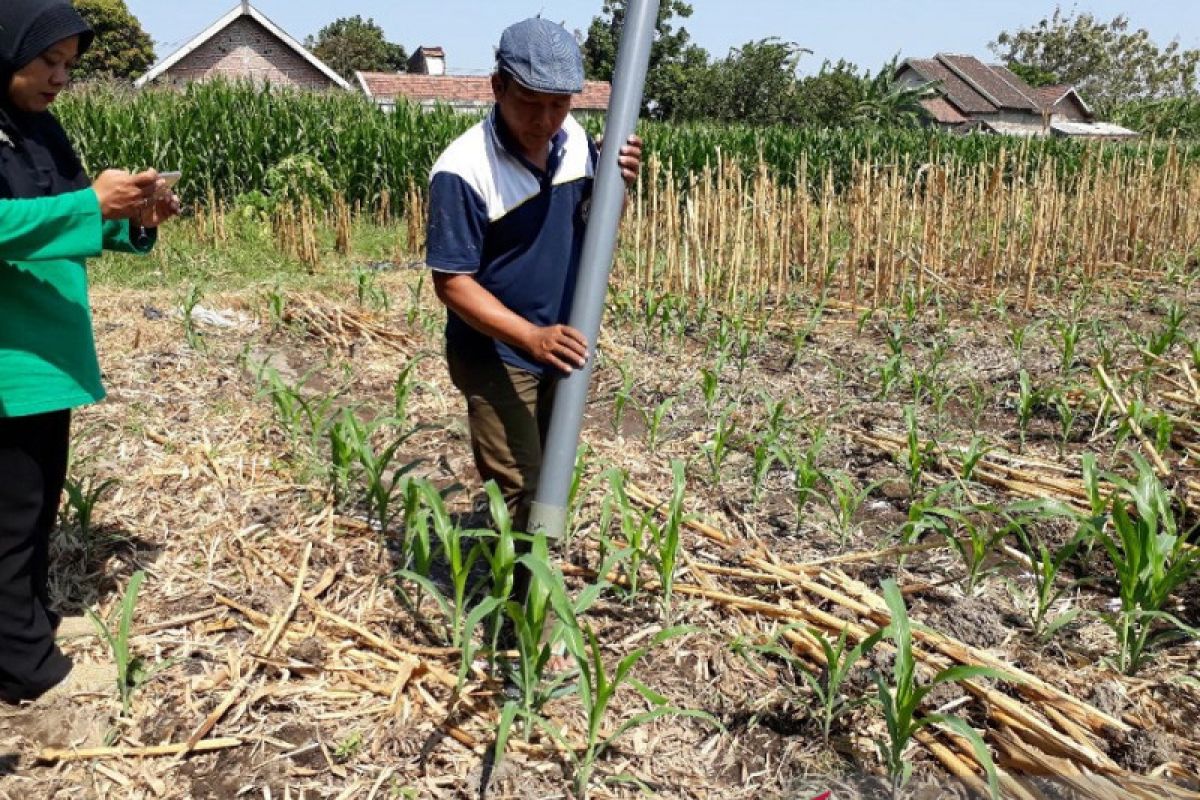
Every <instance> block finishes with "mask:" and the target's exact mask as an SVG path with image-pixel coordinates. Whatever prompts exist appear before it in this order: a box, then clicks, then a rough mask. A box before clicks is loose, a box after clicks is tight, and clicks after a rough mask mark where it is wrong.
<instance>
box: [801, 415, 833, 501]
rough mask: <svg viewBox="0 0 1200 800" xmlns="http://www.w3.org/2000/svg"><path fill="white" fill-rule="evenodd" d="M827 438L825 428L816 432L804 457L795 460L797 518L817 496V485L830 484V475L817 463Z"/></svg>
mask: <svg viewBox="0 0 1200 800" xmlns="http://www.w3.org/2000/svg"><path fill="white" fill-rule="evenodd" d="M825 436H826V431H825V429H824V428H821V429H818V430H816V431H814V432H813V436H812V442H811V443H809V445H808V447H807V448H805V450H804V453H803V455H801V456H800V457H799V458H797V459H793V462H794V464H795V473H794V475H795V477H794V478H793V487H792V488H793V489H794V490H795V492H796V514H797V516H799V515H800V514H802V513H803V512H804V507H805V506H807V505H808V503H809V501H810V500H812V498H813V496H814V495H816V488H817V485H818V484H821V483H829V477H828V475H826V473H825V471H824V470H822V469H821V467H820V465H819V464H818V463H817V462H818V461H819V460H820V458H821V451H822V450H823V449H824V447H825Z"/></svg>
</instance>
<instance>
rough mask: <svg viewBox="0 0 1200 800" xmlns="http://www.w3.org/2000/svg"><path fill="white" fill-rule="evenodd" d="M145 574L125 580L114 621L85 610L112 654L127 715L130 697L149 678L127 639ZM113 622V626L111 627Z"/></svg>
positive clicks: (120, 695)
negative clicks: (125, 584) (126, 584)
mask: <svg viewBox="0 0 1200 800" xmlns="http://www.w3.org/2000/svg"><path fill="white" fill-rule="evenodd" d="M145 580H146V573H144V572H142V571H141V570H138V571H137V572H135V573H133V575H132V576H131V577H130V579H129V585H128V586H126V587H125V594H124V595H122V597H121V605H120V606H119V607H118V608H117V609H116V610H115V611H114V613H113V616H114V617H115V620H108V621H106V620H104V619H103V618H101V617H100V615H99V614H97V613H96V612H95V611H92V610H91V609H90V608H89V609H88V616H89V617H91V619H92V623H93V624H94V625H95V626H96V630H97V631H98V632H99V633H100V636H101V638H103V640H104V642H105V644H107V645H108V649H109V651H110V652H111V653H112V657H113V661H114V662H115V663H116V665H117V695H118V697H120V699H121V714H122V715H123V716H126V717H127V716H129V712H130V710H131V708H132V705H133V694H134V692H135V691H137V689H138V687H139V686H141V685H142V684H143V683H145V682H146V680H147V679H148V678H149V677H150V675H149V674H148V673H147V671H146V669H145V666H144V663H143V662H142V659H141V658H139V657H137V656H135V655H133V653H132V651H130V649H129V638H130V636H131V635H132V634H131V632H132V630H133V612H134V610H135V609H136V608H137V600H138V591H139V590H140V589H141V586H142V582H143V581H145ZM114 622H115V626H114Z"/></svg>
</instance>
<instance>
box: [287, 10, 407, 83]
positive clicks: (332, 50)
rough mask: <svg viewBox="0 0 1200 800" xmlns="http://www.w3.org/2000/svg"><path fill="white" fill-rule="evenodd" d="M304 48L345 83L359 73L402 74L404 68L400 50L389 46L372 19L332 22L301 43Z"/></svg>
mask: <svg viewBox="0 0 1200 800" xmlns="http://www.w3.org/2000/svg"><path fill="white" fill-rule="evenodd" d="M304 46H305V47H307V48H308V49H309V50H310V51H312V54H313V55H315V56H316V57H317V58H319V59H321V60H322V61H324V62H325V63H326V64H328V65H329V67H330V69H332V70H333V71H334V72H336V73H337V74H339V75H341V76H342V77H343V78H345V79H346V80H348V81H353V80H354V73H355V72H356V71H359V70H361V71H363V72H403V71H404V70H405V68H406V67H407V65H408V52H407V51H406V50H405V49H404V47H403V46H402V45H398V44H393V43H391V42H389V41H388V40H387V37H385V36H384V33H383V28H381V27H379V26H378V25H377V24H375V20H374V19H365V20H364V19H363V18H362V17H361V16H359V15H357V14H355V15H354V16H353V17H342V18H340V19H337V20H334V21H333V22H331V23H330V24H328V25H326V26H325V27H324V28H322V29H321V30H320V32H319V33H317V37H316V38H315V39H314V38H313V37H311V36H309V37H308V38H307V39H305V41H304Z"/></svg>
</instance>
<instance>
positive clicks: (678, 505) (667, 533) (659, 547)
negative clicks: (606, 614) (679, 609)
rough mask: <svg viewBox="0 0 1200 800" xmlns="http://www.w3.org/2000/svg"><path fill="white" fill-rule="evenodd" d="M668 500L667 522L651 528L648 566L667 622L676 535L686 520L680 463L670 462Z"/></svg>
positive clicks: (684, 476)
mask: <svg viewBox="0 0 1200 800" xmlns="http://www.w3.org/2000/svg"><path fill="white" fill-rule="evenodd" d="M671 476H672V481H671V500H670V502H669V503H668V504H667V513H666V520H665V521H664V523H663V524H662V525H658V524H654V523H653V522H651V524H650V525H649V527H648V530H649V532H650V541H649V542H648V544H649V547H650V555H651V562H652V563H653V564H654V571H655V572H656V573H657V574H658V580H659V584H660V585H661V587H662V607H663V616H664V617H665V618H666V619H667V620H668V621H669V620H670V619H671V615H672V600H673V599H674V592H675V573H676V570H677V569H678V566H679V535H680V533H681V532H682V529H683V526H684V524H685V523H686V522H687V518H686V516H685V514H684V511H683V500H684V495H685V494H686V492H687V473H686V470H685V467H684V464H683V462H682V461H680V460H679V459H672V461H671Z"/></svg>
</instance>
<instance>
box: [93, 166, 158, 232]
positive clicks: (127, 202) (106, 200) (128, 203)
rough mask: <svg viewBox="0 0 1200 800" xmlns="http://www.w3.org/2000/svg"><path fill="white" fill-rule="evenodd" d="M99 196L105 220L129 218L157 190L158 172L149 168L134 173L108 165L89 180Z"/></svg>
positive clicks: (101, 212) (140, 208) (141, 207)
mask: <svg viewBox="0 0 1200 800" xmlns="http://www.w3.org/2000/svg"><path fill="white" fill-rule="evenodd" d="M92 189H93V191H95V192H96V197H97V198H99V200H100V215H101V216H102V217H104V219H106V220H114V219H129V218H130V217H132V216H134V215H135V214H137V213H138V212H140V211H143V210H144V209H145V208H146V205H147V204H148V203H149V202H152V201H153V199H154V194H155V192H156V191H157V190H158V173H157V172H155V171H154V170H152V169H148V170H146V171H145V172H139V173H138V174H137V175H133V174H130V173H128V172H126V171H124V170H119V169H109V170H105V171H104V172H102V173H100V177H99V178H96V181H95V183H93V184H92Z"/></svg>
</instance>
